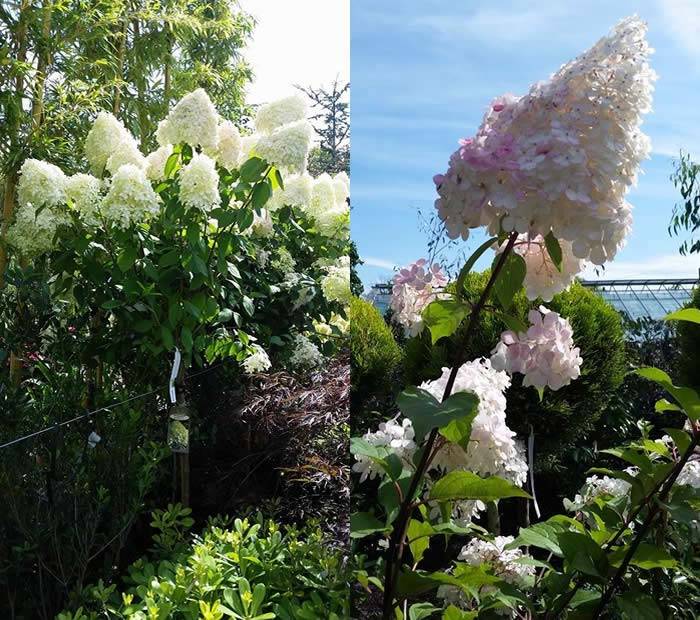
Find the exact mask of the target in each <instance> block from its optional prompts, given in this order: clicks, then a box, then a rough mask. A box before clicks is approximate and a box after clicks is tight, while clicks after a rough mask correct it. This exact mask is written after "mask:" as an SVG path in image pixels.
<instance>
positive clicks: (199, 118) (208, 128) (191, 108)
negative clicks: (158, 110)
mask: <svg viewBox="0 0 700 620" xmlns="http://www.w3.org/2000/svg"><path fill="white" fill-rule="evenodd" d="M218 125H219V115H218V113H217V111H216V108H215V107H214V104H213V103H212V102H211V99H209V95H207V93H206V92H205V91H204V89H202V88H198V89H197V90H195V91H193V92H191V93H189V94H187V95H185V96H184V97H183V98H182V99H180V101H178V102H177V104H175V107H174V108H173V109H172V110H171V111H170V113H169V114H168V116H167V118H166V119H165V120H163V121H161V122H160V124H159V125H158V131H157V132H156V139H157V140H158V143H159V144H160V145H162V146H164V145H166V144H180V143H181V142H184V143H186V144H189V145H190V146H192V147H193V148H194V147H197V146H201V147H202V148H203V149H213V148H216V143H217V131H218Z"/></svg>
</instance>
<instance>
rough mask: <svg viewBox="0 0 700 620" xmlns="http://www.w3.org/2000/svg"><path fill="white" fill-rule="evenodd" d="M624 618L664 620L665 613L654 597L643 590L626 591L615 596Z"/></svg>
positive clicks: (628, 619)
mask: <svg viewBox="0 0 700 620" xmlns="http://www.w3.org/2000/svg"><path fill="white" fill-rule="evenodd" d="M615 604H616V605H617V608H618V609H619V610H620V612H622V617H623V618H624V620H662V618H663V614H662V613H661V610H660V609H659V607H658V605H657V604H656V601H655V600H654V598H653V597H651V596H649V595H648V594H643V593H642V592H625V593H624V594H620V595H618V596H616V597H615Z"/></svg>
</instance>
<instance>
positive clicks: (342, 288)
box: [321, 256, 352, 305]
mask: <svg viewBox="0 0 700 620" xmlns="http://www.w3.org/2000/svg"><path fill="white" fill-rule="evenodd" d="M321 290H322V291H323V294H324V295H325V297H326V299H327V300H328V301H339V302H340V303H342V304H344V305H347V304H349V303H350V299H351V298H352V291H351V289H350V257H349V256H341V257H340V259H339V260H338V262H337V263H336V264H334V265H329V266H328V267H326V275H325V276H323V278H321Z"/></svg>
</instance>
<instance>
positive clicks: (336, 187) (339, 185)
mask: <svg viewBox="0 0 700 620" xmlns="http://www.w3.org/2000/svg"><path fill="white" fill-rule="evenodd" d="M333 191H334V192H335V202H336V204H337V205H340V204H342V205H344V204H346V203H347V200H348V198H349V197H350V177H349V176H348V175H347V173H345V172H339V173H338V174H336V175H335V176H334V177H333Z"/></svg>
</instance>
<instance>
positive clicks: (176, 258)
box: [158, 250, 180, 267]
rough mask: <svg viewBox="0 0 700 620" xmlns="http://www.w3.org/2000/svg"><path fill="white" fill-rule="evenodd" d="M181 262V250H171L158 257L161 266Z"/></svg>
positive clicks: (170, 265)
mask: <svg viewBox="0 0 700 620" xmlns="http://www.w3.org/2000/svg"><path fill="white" fill-rule="evenodd" d="M179 262H180V250H170V251H169V252H166V253H165V254H163V256H161V257H160V258H159V259H158V266H159V267H172V266H173V265H175V264H177V263H179Z"/></svg>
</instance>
